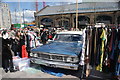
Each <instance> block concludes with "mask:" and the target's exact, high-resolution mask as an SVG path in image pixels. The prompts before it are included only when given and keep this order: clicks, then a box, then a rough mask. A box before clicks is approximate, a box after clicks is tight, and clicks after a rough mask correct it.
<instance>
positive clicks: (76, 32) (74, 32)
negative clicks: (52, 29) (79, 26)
mask: <svg viewBox="0 0 120 80" xmlns="http://www.w3.org/2000/svg"><path fill="white" fill-rule="evenodd" d="M57 34H79V35H82V34H83V32H82V31H63V32H58V33H57Z"/></svg>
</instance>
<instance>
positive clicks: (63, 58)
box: [33, 52, 78, 63]
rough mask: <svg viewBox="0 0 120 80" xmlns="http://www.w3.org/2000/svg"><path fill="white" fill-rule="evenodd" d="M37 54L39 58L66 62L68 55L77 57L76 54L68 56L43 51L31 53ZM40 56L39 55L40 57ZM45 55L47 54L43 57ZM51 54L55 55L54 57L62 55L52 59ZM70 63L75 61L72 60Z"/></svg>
mask: <svg viewBox="0 0 120 80" xmlns="http://www.w3.org/2000/svg"><path fill="white" fill-rule="evenodd" d="M36 53H37V54H38V57H37V58H39V59H45V60H51V61H59V62H67V58H68V57H74V58H75V57H77V58H78V56H69V55H64V54H56V53H45V52H34V53H33V54H36ZM40 56H41V57H40ZM45 56H48V57H45ZM53 56H56V57H62V58H61V59H57V58H55V59H53ZM71 63H76V62H72V61H71Z"/></svg>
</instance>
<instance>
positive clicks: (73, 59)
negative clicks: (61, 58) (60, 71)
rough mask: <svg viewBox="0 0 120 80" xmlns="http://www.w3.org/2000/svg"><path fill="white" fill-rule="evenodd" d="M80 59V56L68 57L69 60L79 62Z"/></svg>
mask: <svg viewBox="0 0 120 80" xmlns="http://www.w3.org/2000/svg"><path fill="white" fill-rule="evenodd" d="M78 61H79V58H78V57H68V58H67V62H74V63H75V62H78Z"/></svg>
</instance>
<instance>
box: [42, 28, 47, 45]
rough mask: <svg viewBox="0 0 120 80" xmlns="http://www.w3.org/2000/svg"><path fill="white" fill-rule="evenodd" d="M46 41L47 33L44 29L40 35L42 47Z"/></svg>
mask: <svg viewBox="0 0 120 80" xmlns="http://www.w3.org/2000/svg"><path fill="white" fill-rule="evenodd" d="M47 39H48V35H47V31H46V29H44V30H43V32H42V33H41V40H42V43H43V45H44V44H46V42H47Z"/></svg>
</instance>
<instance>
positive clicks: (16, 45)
mask: <svg viewBox="0 0 120 80" xmlns="http://www.w3.org/2000/svg"><path fill="white" fill-rule="evenodd" d="M56 31H57V30H55V29H52V30H49V29H46V28H42V29H40V28H37V29H32V28H24V29H17V30H2V31H1V37H2V67H3V69H4V70H5V72H8V71H10V72H14V68H13V56H19V57H20V58H22V57H23V55H22V53H23V48H24V49H25V50H26V52H27V53H28V54H29V53H30V50H31V48H35V47H37V46H41V45H44V44H46V42H47V41H48V40H49V39H52V38H53V37H54V35H55V34H56ZM25 50H24V51H25ZM25 57H27V56H25Z"/></svg>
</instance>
